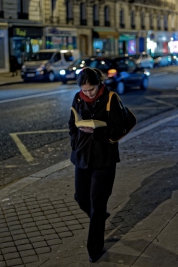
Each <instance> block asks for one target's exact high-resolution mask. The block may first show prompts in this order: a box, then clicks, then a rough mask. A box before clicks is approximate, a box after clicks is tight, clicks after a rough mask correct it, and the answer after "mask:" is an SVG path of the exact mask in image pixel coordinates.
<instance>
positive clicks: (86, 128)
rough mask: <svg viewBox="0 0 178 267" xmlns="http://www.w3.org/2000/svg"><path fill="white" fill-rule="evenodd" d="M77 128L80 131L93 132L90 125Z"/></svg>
mask: <svg viewBox="0 0 178 267" xmlns="http://www.w3.org/2000/svg"><path fill="white" fill-rule="evenodd" d="M79 129H80V131H82V132H85V133H93V128H91V127H81V128H79Z"/></svg>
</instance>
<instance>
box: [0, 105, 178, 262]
mask: <svg viewBox="0 0 178 267" xmlns="http://www.w3.org/2000/svg"><path fill="white" fill-rule="evenodd" d="M166 118H167V119H166ZM125 140H127V141H125V142H124V139H123V141H121V142H120V153H121V161H122V162H121V163H119V164H117V174H116V179H115V184H114V188H113V193H112V196H111V197H110V199H109V203H108V211H110V212H111V216H110V218H109V219H107V221H106V231H105V247H106V249H107V252H106V253H105V254H104V255H103V256H102V258H101V259H100V260H99V261H98V262H97V263H95V264H92V263H90V262H89V261H88V254H87V249H86V239H87V232H88V224H89V220H88V218H87V216H86V215H85V214H84V213H83V212H82V211H81V210H80V209H79V207H78V205H77V203H76V202H75V201H74V199H73V194H74V166H73V165H72V164H71V163H70V161H69V160H65V161H63V162H61V163H59V164H56V165H53V166H51V167H49V168H47V169H44V170H43V171H40V172H38V173H36V174H33V175H30V176H29V177H26V178H24V179H22V180H20V181H19V182H18V183H14V184H12V185H10V186H7V187H5V188H4V189H2V190H1V191H0V244H1V245H0V267H7V266H18V267H22V266H23V267H24V266H25V267H31V266H33V267H36V266H43V267H87V266H91V265H97V266H102V267H105V266H107V267H110V266H112V267H116V266H125V267H128V266H134V267H144V266H146V267H157V266H161V267H167V266H169V267H177V266H178V234H177V225H178V110H174V111H170V112H167V113H166V115H165V116H164V114H163V115H162V117H161V116H160V117H159V119H158V120H157V121H156V124H155V121H154V119H153V118H152V119H150V120H148V121H147V124H144V123H142V124H139V125H137V127H136V128H135V130H134V131H133V132H132V133H130V136H129V135H128V136H127V137H126V138H125Z"/></svg>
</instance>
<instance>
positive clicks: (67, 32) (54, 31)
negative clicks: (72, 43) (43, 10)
mask: <svg viewBox="0 0 178 267" xmlns="http://www.w3.org/2000/svg"><path fill="white" fill-rule="evenodd" d="M52 35H58V36H64V37H69V36H77V32H76V30H71V29H61V28H56V27H51V28H50V27H48V28H46V36H52Z"/></svg>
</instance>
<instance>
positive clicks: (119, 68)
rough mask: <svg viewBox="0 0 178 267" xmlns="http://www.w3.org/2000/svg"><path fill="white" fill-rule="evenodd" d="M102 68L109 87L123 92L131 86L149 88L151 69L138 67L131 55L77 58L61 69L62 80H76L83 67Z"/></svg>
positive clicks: (119, 92)
mask: <svg viewBox="0 0 178 267" xmlns="http://www.w3.org/2000/svg"><path fill="white" fill-rule="evenodd" d="M86 66H87V67H91V68H98V69H100V70H101V71H102V72H103V73H104V75H105V84H106V85H107V87H108V88H109V89H110V90H112V91H116V92H117V93H118V94H123V93H124V92H125V90H126V89H127V88H129V87H136V86H139V87H140V88H141V89H143V90H146V89H147V88H148V76H149V74H150V73H149V71H147V70H146V69H144V68H140V67H138V66H137V65H136V64H135V63H134V61H133V60H132V59H130V58H129V57H105V56H100V57H88V58H82V59H78V60H76V61H75V62H74V63H73V64H71V65H70V66H69V67H68V68H66V69H64V70H61V71H60V80H61V81H62V82H63V83H66V82H67V81H70V80H75V79H76V77H77V74H78V73H79V72H80V71H81V70H82V68H83V67H86Z"/></svg>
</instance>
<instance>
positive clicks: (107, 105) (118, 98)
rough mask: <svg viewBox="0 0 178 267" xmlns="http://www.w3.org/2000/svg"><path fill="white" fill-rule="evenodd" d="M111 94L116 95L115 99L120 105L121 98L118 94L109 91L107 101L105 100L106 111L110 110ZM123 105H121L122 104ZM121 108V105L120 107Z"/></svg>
mask: <svg viewBox="0 0 178 267" xmlns="http://www.w3.org/2000/svg"><path fill="white" fill-rule="evenodd" d="M113 95H116V96H117V100H118V101H119V104H120V103H121V104H120V105H122V102H121V99H120V97H119V96H118V94H117V93H115V92H111V91H110V92H109V99H108V102H107V104H106V111H110V107H111V99H112V96H113ZM122 106H123V105H122ZM122 108H123V107H122Z"/></svg>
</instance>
